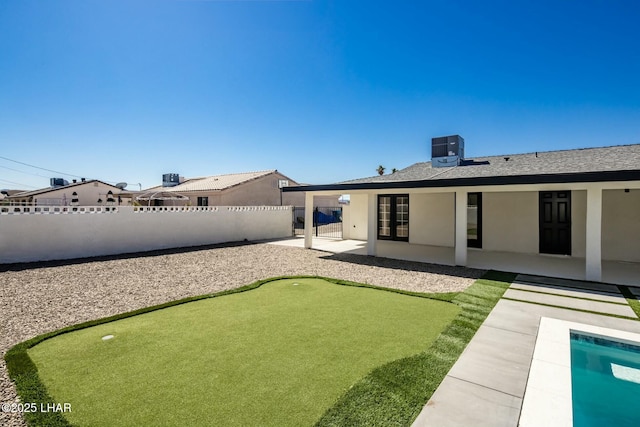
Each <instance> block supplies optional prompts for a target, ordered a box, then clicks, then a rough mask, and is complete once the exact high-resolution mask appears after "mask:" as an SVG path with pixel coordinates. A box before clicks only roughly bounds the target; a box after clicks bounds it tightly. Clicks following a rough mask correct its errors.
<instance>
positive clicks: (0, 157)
mask: <svg viewBox="0 0 640 427" xmlns="http://www.w3.org/2000/svg"><path fill="white" fill-rule="evenodd" d="M0 159H4V160H8V161H10V162H13V163H18V164H21V165H24V166H29V167H30V168H35V169H41V170H43V171H47V172H53V173H57V174H60V175H67V176H72V177H74V178H83V177H82V176H78V175H73V174H71V173H64V172H60V171H54V170H52V169H47V168H41V167H40V166H34V165H30V164H29V163H24V162H19V161H18V160H13V159H9V158H7V157H3V156H0Z"/></svg>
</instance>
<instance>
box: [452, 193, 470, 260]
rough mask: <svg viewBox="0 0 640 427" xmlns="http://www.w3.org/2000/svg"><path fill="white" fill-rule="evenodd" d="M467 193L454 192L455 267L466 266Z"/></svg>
mask: <svg viewBox="0 0 640 427" xmlns="http://www.w3.org/2000/svg"><path fill="white" fill-rule="evenodd" d="M467 203H468V201H467V192H466V191H456V260H455V261H456V265H467Z"/></svg>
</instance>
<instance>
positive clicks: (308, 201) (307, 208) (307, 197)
mask: <svg viewBox="0 0 640 427" xmlns="http://www.w3.org/2000/svg"><path fill="white" fill-rule="evenodd" d="M312 236H313V193H312V192H310V191H305V193H304V247H305V248H307V249H311V245H312V242H313V237H312Z"/></svg>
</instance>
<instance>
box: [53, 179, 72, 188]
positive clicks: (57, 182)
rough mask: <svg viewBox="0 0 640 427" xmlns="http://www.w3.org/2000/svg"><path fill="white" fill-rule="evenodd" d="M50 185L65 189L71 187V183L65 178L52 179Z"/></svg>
mask: <svg viewBox="0 0 640 427" xmlns="http://www.w3.org/2000/svg"><path fill="white" fill-rule="evenodd" d="M49 185H50V186H51V187H53V188H58V187H64V186H65V185H69V181H67V180H66V179H63V178H51V179H50V180H49Z"/></svg>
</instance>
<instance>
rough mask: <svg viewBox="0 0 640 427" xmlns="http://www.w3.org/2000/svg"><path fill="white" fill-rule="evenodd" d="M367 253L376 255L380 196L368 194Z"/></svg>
mask: <svg viewBox="0 0 640 427" xmlns="http://www.w3.org/2000/svg"><path fill="white" fill-rule="evenodd" d="M367 197H368V199H367V255H371V256H376V255H377V253H376V252H377V249H376V244H377V243H378V196H377V194H375V193H370V194H368V195H367Z"/></svg>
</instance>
